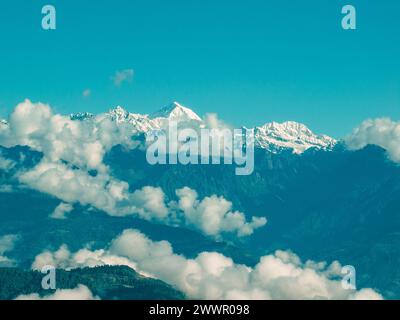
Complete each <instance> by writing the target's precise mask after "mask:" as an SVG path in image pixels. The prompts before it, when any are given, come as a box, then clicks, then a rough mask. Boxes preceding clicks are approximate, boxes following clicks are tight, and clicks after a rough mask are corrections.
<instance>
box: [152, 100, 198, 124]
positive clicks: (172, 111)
mask: <svg viewBox="0 0 400 320" xmlns="http://www.w3.org/2000/svg"><path fill="white" fill-rule="evenodd" d="M151 118H152V119H157V118H165V119H169V120H183V121H190V120H194V121H201V118H200V117H199V116H198V115H197V114H196V113H195V112H194V111H192V110H191V109H189V108H187V107H184V106H182V105H181V104H179V103H178V102H176V101H174V102H173V103H171V104H169V105H167V106H166V107H164V108H162V109H161V110H159V111H157V112H155V113H153V114H152V115H151Z"/></svg>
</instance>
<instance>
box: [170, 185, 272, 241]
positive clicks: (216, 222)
mask: <svg viewBox="0 0 400 320" xmlns="http://www.w3.org/2000/svg"><path fill="white" fill-rule="evenodd" d="M176 195H177V196H178V198H179V201H178V203H176V204H173V205H172V206H173V207H176V208H178V209H179V210H180V211H179V212H180V213H181V215H179V213H178V217H179V216H183V219H184V223H185V224H187V225H189V226H192V227H194V228H198V229H200V230H202V231H203V232H204V233H205V234H206V235H209V236H217V235H219V234H221V233H224V232H230V233H236V234H237V236H239V237H241V236H249V235H251V234H252V233H253V232H254V230H255V229H257V228H260V227H263V226H264V225H265V224H266V223H267V219H266V218H264V217H252V220H251V221H250V222H246V217H245V215H244V214H243V213H242V212H239V211H233V210H232V203H231V202H230V201H227V200H226V199H225V198H223V197H218V196H216V195H212V196H211V197H206V198H204V199H203V200H201V201H200V200H198V194H197V192H196V191H195V190H192V189H190V188H188V187H185V188H182V189H179V190H177V191H176Z"/></svg>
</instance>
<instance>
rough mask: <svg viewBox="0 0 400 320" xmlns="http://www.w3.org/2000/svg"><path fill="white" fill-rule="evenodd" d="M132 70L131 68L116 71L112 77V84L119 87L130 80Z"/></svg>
mask: <svg viewBox="0 0 400 320" xmlns="http://www.w3.org/2000/svg"><path fill="white" fill-rule="evenodd" d="M133 74H134V71H133V69H125V70H121V71H117V72H116V73H115V75H114V76H113V77H112V80H113V82H114V85H115V86H117V87H120V86H121V85H122V84H123V83H124V82H131V81H132V79H133Z"/></svg>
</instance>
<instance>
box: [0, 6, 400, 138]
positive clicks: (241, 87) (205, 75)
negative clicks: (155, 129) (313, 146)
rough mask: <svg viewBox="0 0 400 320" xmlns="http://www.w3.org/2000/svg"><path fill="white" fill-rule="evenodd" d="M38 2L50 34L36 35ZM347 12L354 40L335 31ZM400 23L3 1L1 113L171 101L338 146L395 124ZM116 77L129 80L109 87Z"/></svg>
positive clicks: (286, 9) (305, 9)
mask: <svg viewBox="0 0 400 320" xmlns="http://www.w3.org/2000/svg"><path fill="white" fill-rule="evenodd" d="M45 4H53V5H54V6H55V7H56V9H57V30H55V31H44V30H42V28H41V17H42V15H41V8H42V6H43V5H45ZM345 4H352V5H354V6H355V7H356V9H357V30H355V31H345V30H343V29H342V28H341V18H342V14H341V8H342V6H344V5H345ZM399 17H400V1H396V0H392V1H390V0H379V1H378V0H363V1H356V0H348V1H337V0H291V1H270V0H259V1H258V0H257V1H256V0H246V1H237V0H229V1H226V0H201V1H200V0H197V1H194V0H168V1H165V0H157V1H156V0H146V1H144V0H143V1H135V0H129V1H128V0H126V1H122V0H113V1H109V0H104V1H101V0H98V1H92V0H81V1H76V0H64V1H36V0H29V1H27V0H12V1H11V0H2V1H1V6H0V36H1V38H0V116H2V117H6V116H7V114H8V113H9V112H10V111H11V110H12V108H13V107H14V106H15V104H16V103H18V102H20V101H22V100H23V99H25V98H30V99H31V100H33V101H42V102H46V103H49V104H51V105H52V106H53V107H54V108H55V109H56V110H57V111H58V112H61V113H71V112H77V111H90V112H95V113H96V112H103V111H106V110H108V109H109V108H111V107H113V106H115V105H118V104H120V105H122V106H124V107H126V108H127V109H128V110H130V111H134V112H140V113H151V112H153V111H154V110H156V109H159V108H160V107H162V106H163V105H166V104H168V103H169V102H171V101H174V100H177V101H179V102H181V103H182V104H184V105H187V106H189V107H191V108H192V109H193V110H194V111H196V112H197V113H199V114H200V115H202V114H205V113H207V112H217V113H218V114H219V115H220V117H221V118H222V119H224V120H226V121H227V122H230V123H232V124H234V125H246V126H253V125H260V124H263V123H265V122H269V121H272V120H275V121H285V120H294V121H299V122H303V123H305V124H307V125H308V126H309V127H310V128H311V129H312V130H314V131H316V132H320V133H327V134H330V135H333V136H335V137H341V136H343V135H345V134H346V133H348V132H349V131H350V130H351V129H352V128H353V127H355V126H356V125H357V124H358V123H359V122H361V121H362V120H364V119H366V118H370V117H381V116H389V117H391V118H393V119H396V120H397V119H400V44H399V39H400V19H399ZM124 69H133V70H134V77H133V81H132V82H131V83H128V82H126V83H123V84H122V85H121V86H120V87H117V86H115V85H114V83H113V81H112V80H111V77H112V76H113V75H114V74H115V72H116V71H119V70H124ZM85 89H90V91H91V94H90V96H88V97H84V96H83V95H82V92H83V91H84V90H85Z"/></svg>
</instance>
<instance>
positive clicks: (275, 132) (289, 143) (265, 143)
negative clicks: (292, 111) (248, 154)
mask: <svg viewBox="0 0 400 320" xmlns="http://www.w3.org/2000/svg"><path fill="white" fill-rule="evenodd" d="M254 133H255V141H256V145H257V146H258V147H260V148H263V149H268V150H270V151H273V152H276V151H278V150H280V149H293V152H295V153H302V152H304V151H305V150H307V149H309V148H318V149H331V148H333V146H334V145H335V144H336V142H337V141H336V140H335V139H333V138H331V137H329V136H326V135H318V134H314V133H313V132H312V131H311V130H310V129H309V128H308V127H307V126H306V125H304V124H302V123H298V122H295V121H286V122H283V123H278V122H271V123H266V124H265V125H263V126H261V127H256V128H255V132H254Z"/></svg>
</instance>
